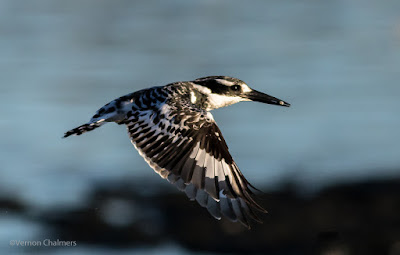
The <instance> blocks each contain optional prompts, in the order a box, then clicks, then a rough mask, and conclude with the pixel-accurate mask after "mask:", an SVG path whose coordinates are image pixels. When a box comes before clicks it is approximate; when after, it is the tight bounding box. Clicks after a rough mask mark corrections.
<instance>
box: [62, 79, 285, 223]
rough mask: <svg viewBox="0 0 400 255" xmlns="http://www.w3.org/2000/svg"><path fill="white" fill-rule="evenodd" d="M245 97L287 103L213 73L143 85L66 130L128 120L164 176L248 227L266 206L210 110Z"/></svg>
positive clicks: (135, 138) (215, 212) (145, 155)
mask: <svg viewBox="0 0 400 255" xmlns="http://www.w3.org/2000/svg"><path fill="white" fill-rule="evenodd" d="M240 101H260V102H264V103H268V104H275V105H281V106H290V105H289V104H288V103H286V102H284V101H282V100H280V99H277V98H275V97H272V96H269V95H267V94H264V93H261V92H258V91H256V90H253V89H251V88H249V87H248V86H247V85H246V84H245V83H244V82H243V81H241V80H239V79H236V78H232V77H227V76H209V77H204V78H199V79H196V80H194V81H186V82H175V83H171V84H168V85H165V86H161V87H153V88H149V89H144V90H140V91H137V92H134V93H131V94H128V95H125V96H123V97H120V98H118V99H116V100H114V101H111V102H110V103H108V104H106V105H105V106H104V107H102V108H100V109H99V110H98V111H97V112H96V114H95V115H94V116H93V117H92V119H91V120H90V121H89V122H88V123H87V124H84V125H82V126H79V127H77V128H74V129H72V130H70V131H68V132H66V133H65V135H64V137H68V136H70V135H81V134H82V133H85V132H87V131H91V130H93V129H95V128H97V127H100V126H101V125H103V124H104V123H107V122H116V123H118V124H125V125H126V126H127V128H128V133H129V136H130V139H131V142H132V144H133V145H134V146H135V148H136V149H137V150H138V151H139V153H140V155H141V156H142V157H143V158H144V159H145V160H146V162H147V163H148V164H149V165H150V166H151V167H152V168H153V169H154V170H155V171H156V172H157V173H158V174H159V175H160V176H161V177H162V178H164V179H167V180H168V181H169V182H171V183H172V184H174V185H175V186H177V187H178V188H179V189H180V190H182V191H184V192H185V193H186V194H187V196H188V197H189V198H190V199H191V200H197V202H198V203H199V204H200V205H201V206H203V207H206V208H207V209H208V211H209V212H210V214H211V215H213V216H214V217H215V218H217V219H220V218H221V216H226V217H227V218H228V219H230V220H232V221H240V222H241V223H242V224H244V225H245V226H247V227H249V220H250V219H252V220H255V221H258V222H261V221H260V219H259V217H258V216H257V214H256V213H255V211H260V212H266V211H265V210H264V209H263V208H262V207H261V206H260V205H258V204H257V203H256V202H255V201H254V199H253V193H252V191H251V190H250V188H254V187H253V186H252V185H251V184H250V183H249V182H248V181H247V180H246V178H245V177H244V176H243V174H242V173H241V171H240V170H239V168H238V166H237V165H236V163H235V161H234V160H233V159H232V156H231V154H230V153H229V150H228V146H227V144H226V142H225V140H224V138H223V136H222V133H221V131H220V130H219V128H218V126H217V124H216V122H215V121H214V119H213V116H212V114H211V113H210V111H211V110H213V109H217V108H220V107H223V106H228V105H231V104H234V103H237V102H240Z"/></svg>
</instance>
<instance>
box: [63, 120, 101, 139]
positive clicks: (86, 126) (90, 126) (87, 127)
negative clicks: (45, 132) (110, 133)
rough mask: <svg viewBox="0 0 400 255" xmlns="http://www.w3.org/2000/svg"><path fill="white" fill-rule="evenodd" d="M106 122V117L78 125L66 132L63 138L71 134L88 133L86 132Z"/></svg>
mask: <svg viewBox="0 0 400 255" xmlns="http://www.w3.org/2000/svg"><path fill="white" fill-rule="evenodd" d="M105 123H106V122H105V119H101V120H98V121H94V122H89V123H86V124H83V125H81V126H79V127H76V128H74V129H71V130H69V131H67V132H65V134H64V137H63V138H66V137H68V136H70V135H81V134H83V133H86V132H89V131H92V130H93V129H96V128H98V127H100V126H101V125H103V124H105Z"/></svg>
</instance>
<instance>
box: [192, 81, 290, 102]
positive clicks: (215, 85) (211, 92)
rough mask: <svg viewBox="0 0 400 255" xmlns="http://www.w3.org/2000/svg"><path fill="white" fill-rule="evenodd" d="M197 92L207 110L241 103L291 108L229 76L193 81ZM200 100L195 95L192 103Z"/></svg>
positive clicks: (193, 94)
mask: <svg viewBox="0 0 400 255" xmlns="http://www.w3.org/2000/svg"><path fill="white" fill-rule="evenodd" d="M191 83H192V85H193V87H194V89H195V90H197V91H198V92H199V93H201V94H202V95H204V96H203V97H205V101H206V104H207V110H213V109H217V108H220V107H224V106H228V105H232V104H235V103H238V102H240V101H257V102H262V103H266V104H274V105H280V106H286V107H289V106H290V104H289V103H286V102H285V101H282V100H280V99H278V98H276V97H273V96H270V95H267V94H264V93H262V92H259V91H257V90H254V89H252V88H250V87H249V86H247V84H246V83H245V82H243V81H242V80H239V79H236V78H232V77H228V76H208V77H203V78H198V79H196V80H194V81H191ZM197 100H199V98H198V97H197V95H196V94H195V93H192V95H191V101H192V103H196V101H197Z"/></svg>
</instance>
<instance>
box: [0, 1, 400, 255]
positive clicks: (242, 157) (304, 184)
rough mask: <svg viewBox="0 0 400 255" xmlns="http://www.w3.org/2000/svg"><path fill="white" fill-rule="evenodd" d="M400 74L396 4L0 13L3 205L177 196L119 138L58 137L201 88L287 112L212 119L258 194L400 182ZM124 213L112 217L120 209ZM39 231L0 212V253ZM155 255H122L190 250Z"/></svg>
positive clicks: (235, 113)
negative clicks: (118, 105)
mask: <svg viewBox="0 0 400 255" xmlns="http://www.w3.org/2000/svg"><path fill="white" fill-rule="evenodd" d="M399 66H400V1H398V0H387V1H373V0H364V1H348V0H339V1H312V0H308V1H301V2H300V1H297V0H290V1H210V0H206V1H184V0H176V1H128V0H118V1H115V0H112V1H111V0H83V1H81V0H79V1H77V0H72V1H52V0H38V1H14V0H1V1H0V73H1V75H0V77H1V78H0V81H1V85H0V106H1V110H0V112H1V116H2V118H1V119H0V127H1V131H2V132H1V134H0V136H1V147H0V162H1V164H0V197H1V198H3V199H5V200H6V201H18V204H19V205H20V206H22V207H23V208H28V209H26V212H27V213H28V215H35V213H37V212H42V211H44V210H50V209H54V208H55V209H62V208H74V207H79V206H84V205H87V203H88V201H87V196H88V194H90V192H92V188H93V185H95V184H98V183H102V184H103V185H107V183H109V184H110V185H111V184H112V183H115V182H118V181H119V180H129V183H130V185H132V186H136V187H140V188H138V189H136V191H137V192H141V193H143V194H144V195H146V194H154V193H173V194H175V193H178V191H176V190H175V188H174V187H172V186H170V185H169V184H168V183H167V182H166V181H165V180H162V179H161V178H159V177H158V175H156V174H155V173H154V172H153V171H152V170H151V169H150V168H149V167H148V166H147V164H146V163H145V162H144V160H143V159H142V158H141V157H140V156H139V154H138V153H137V152H136V151H135V150H134V148H133V147H132V145H131V144H130V141H129V139H128V138H127V134H126V130H125V128H124V127H123V126H118V125H112V124H109V125H106V126H104V127H102V128H101V129H98V130H96V131H93V132H91V133H88V134H85V135H83V136H81V137H71V138H68V139H61V137H62V135H63V133H64V132H65V131H67V130H69V129H71V128H74V127H76V126H78V125H81V124H83V123H85V122H86V121H87V120H89V119H90V117H91V116H92V115H93V114H94V112H95V111H96V110H97V109H98V108H100V107H101V106H103V105H104V104H105V103H107V102H109V101H111V100H113V99H115V98H117V97H119V96H122V95H124V94H127V93H130V92H133V91H136V90H139V89H142V88H146V87H150V86H158V85H164V84H167V83H169V82H174V81H180V80H192V79H195V78H198V77H202V76H208V75H228V76H233V77H237V78H240V79H242V80H244V81H245V82H246V83H247V84H249V86H251V87H253V88H255V89H257V90H260V91H264V92H267V93H269V94H271V95H273V96H276V97H278V98H281V99H283V100H285V101H287V102H289V103H291V104H292V107H291V108H282V107H274V106H269V105H262V104H258V103H241V104H236V105H233V106H231V107H229V108H222V109H218V110H216V111H214V112H213V114H214V118H215V120H216V121H217V123H218V124H219V126H220V128H221V130H222V132H223V134H224V136H225V139H226V140H227V143H228V145H229V147H230V151H231V153H232V155H233V157H234V158H235V159H236V162H237V163H238V165H239V167H240V168H241V170H242V172H243V173H244V174H245V176H246V177H247V178H248V179H249V180H250V181H251V182H252V183H253V184H254V185H255V186H256V187H259V188H261V189H262V190H263V191H265V192H273V191H276V190H279V189H280V188H281V187H282V185H285V184H287V183H291V184H292V185H294V186H295V190H296V192H298V193H299V194H313V193H315V192H317V191H318V190H320V189H321V188H324V187H329V186H331V185H336V184H343V183H351V182H356V181H365V180H378V179H379V180H381V179H387V178H389V179H390V178H400V171H399V170H400V156H399V154H400V143H399V141H400V134H399V130H400V117H399V110H400V100H399V96H400V86H399V80H400V70H399ZM182 196H184V195H182ZM7 199H8V200H7ZM113 205H115V204H113ZM118 205H122V208H121V209H120V210H119V211H118V210H116V211H117V214H116V216H115V217H116V218H119V217H122V216H121V212H124V211H126V208H125V207H123V206H126V205H125V204H124V203H122V204H118V203H117V204H116V206H118ZM184 206H187V204H183V205H182V207H184ZM193 206H195V205H193ZM195 208H196V209H198V210H203V209H201V208H200V207H198V208H197V207H195ZM114 209H115V208H114ZM114 209H113V210H114ZM114 211H115V210H114ZM127 211H128V212H129V210H127ZM122 214H123V213H122ZM112 215H113V214H112ZM71 217H72V216H71ZM126 217H128V218H129V216H126ZM112 218H114V216H110V219H112ZM117 223H118V222H117ZM43 232H46V226H45V225H43V224H41V223H40V222H37V221H34V220H28V219H27V218H26V217H22V216H20V215H19V214H17V213H13V212H12V211H9V210H7V207H3V209H1V211H0V249H4V250H5V251H7V252H8V253H9V254H12V253H19V252H21V249H20V248H19V247H10V245H9V241H10V240H12V239H16V240H17V239H19V240H30V239H32V238H33V239H34V240H36V239H37V235H38V233H43ZM42 235H43V234H42ZM35 238H36V239H35ZM399 240H400V237H399ZM157 247H158V248H157ZM157 247H156V248H135V247H133V248H129V249H124V250H122V251H120V252H121V253H129V252H130V251H131V250H130V249H132V251H135V252H138V253H145V254H155V253H159V252H160V251H161V250H162V251H163V252H169V253H170V254H175V253H185V252H186V250H185V249H183V248H182V247H180V246H179V245H178V244H174V242H172V244H169V243H167V244H165V245H164V244H163V245H161V246H157ZM154 249H155V250H154ZM24 251H27V252H30V251H31V250H30V249H27V250H24ZM96 251H97V252H100V251H102V249H101V248H99V247H97V246H94V247H93V246H89V247H87V246H85V245H83V244H82V245H79V246H78V247H76V248H75V249H56V250H55V251H54V250H52V252H57V254H70V253H71V254H72V253H74V252H76V254H91V253H93V252H96ZM105 254H107V253H105Z"/></svg>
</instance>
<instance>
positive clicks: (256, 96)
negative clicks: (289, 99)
mask: <svg viewBox="0 0 400 255" xmlns="http://www.w3.org/2000/svg"><path fill="white" fill-rule="evenodd" d="M246 96H247V98H248V99H250V100H251V101H257V102H261V103H266V104H275V105H281V106H286V107H289V106H290V104H289V103H286V102H285V101H282V100H280V99H278V98H276V97H273V96H270V95H267V94H264V93H262V92H259V91H257V90H252V91H250V92H248V93H246Z"/></svg>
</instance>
